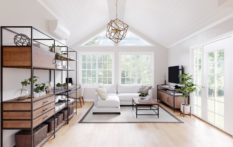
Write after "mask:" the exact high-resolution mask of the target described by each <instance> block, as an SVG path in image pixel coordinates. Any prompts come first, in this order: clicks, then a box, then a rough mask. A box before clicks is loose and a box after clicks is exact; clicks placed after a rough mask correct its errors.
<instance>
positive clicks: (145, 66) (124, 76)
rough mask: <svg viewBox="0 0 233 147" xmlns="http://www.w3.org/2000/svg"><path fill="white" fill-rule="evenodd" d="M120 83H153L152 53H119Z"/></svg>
mask: <svg viewBox="0 0 233 147" xmlns="http://www.w3.org/2000/svg"><path fill="white" fill-rule="evenodd" d="M119 58H120V60H119V61H120V64H119V65H120V84H123V85H153V75H154V73H153V72H154V70H153V69H154V68H153V67H154V64H153V63H154V59H153V53H121V54H120V57H119Z"/></svg>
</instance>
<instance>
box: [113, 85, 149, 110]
mask: <svg viewBox="0 0 233 147" xmlns="http://www.w3.org/2000/svg"><path fill="white" fill-rule="evenodd" d="M140 87H141V86H119V88H118V94H117V96H118V97H119V99H120V104H121V105H132V99H133V98H137V97H139V93H138V91H139V88H140ZM146 98H148V99H149V98H153V92H152V89H150V90H149V91H148V95H147V96H146Z"/></svg>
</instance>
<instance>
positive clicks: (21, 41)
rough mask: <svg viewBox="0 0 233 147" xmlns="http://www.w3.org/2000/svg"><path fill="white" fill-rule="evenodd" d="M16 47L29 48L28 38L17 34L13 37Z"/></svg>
mask: <svg viewBox="0 0 233 147" xmlns="http://www.w3.org/2000/svg"><path fill="white" fill-rule="evenodd" d="M14 43H15V45H16V46H30V38H29V37H28V36H27V35H25V34H17V35H15V37H14Z"/></svg>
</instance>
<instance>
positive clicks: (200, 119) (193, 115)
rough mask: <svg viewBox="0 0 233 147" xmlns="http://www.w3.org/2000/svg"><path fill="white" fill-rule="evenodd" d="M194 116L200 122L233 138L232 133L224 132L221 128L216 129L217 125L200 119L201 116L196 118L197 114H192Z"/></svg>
mask: <svg viewBox="0 0 233 147" xmlns="http://www.w3.org/2000/svg"><path fill="white" fill-rule="evenodd" d="M192 116H194V117H195V118H197V119H199V120H200V121H202V122H204V123H206V124H208V125H210V126H211V127H213V128H215V129H217V130H219V131H220V132H222V133H224V134H226V135H228V136H230V137H232V138H233V135H231V134H230V133H228V132H226V131H224V130H223V129H221V128H218V127H216V126H215V125H213V124H211V123H209V122H208V121H206V120H204V119H202V118H200V117H199V116H196V115H195V114H192Z"/></svg>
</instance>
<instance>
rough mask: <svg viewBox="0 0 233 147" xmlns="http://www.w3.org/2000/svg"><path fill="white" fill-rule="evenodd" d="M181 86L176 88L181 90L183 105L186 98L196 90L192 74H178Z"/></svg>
mask: <svg viewBox="0 0 233 147" xmlns="http://www.w3.org/2000/svg"><path fill="white" fill-rule="evenodd" d="M180 80H181V83H180V84H181V85H182V86H181V87H180V88H179V89H178V90H177V91H178V92H181V93H182V94H183V95H184V97H185V105H187V104H188V103H187V99H189V98H190V94H191V93H192V92H194V91H195V90H196V85H195V84H194V83H193V78H192V75H190V74H188V73H183V74H181V75H180Z"/></svg>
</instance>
